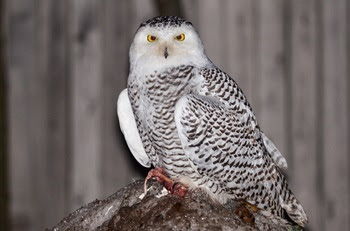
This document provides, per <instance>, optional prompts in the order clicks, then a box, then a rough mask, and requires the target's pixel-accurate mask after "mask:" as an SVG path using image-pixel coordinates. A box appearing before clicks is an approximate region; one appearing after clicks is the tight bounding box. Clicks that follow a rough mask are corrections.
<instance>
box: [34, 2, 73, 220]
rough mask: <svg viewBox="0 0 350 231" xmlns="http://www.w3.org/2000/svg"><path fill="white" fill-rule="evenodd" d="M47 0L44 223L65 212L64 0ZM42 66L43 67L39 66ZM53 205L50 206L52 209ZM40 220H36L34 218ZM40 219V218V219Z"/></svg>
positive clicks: (66, 120) (65, 51)
mask: <svg viewBox="0 0 350 231" xmlns="http://www.w3.org/2000/svg"><path fill="white" fill-rule="evenodd" d="M43 1H45V2H46V3H45V4H48V6H47V9H46V12H45V14H46V15H45V17H46V18H43V19H42V20H46V21H47V23H46V25H45V26H47V28H46V30H45V33H47V35H46V40H47V51H46V53H47V54H45V55H44V57H45V58H46V59H47V62H44V64H46V69H47V70H46V73H45V78H46V79H47V80H46V81H47V85H46V89H45V91H46V92H47V101H48V104H47V130H48V132H47V152H46V154H45V155H46V159H45V163H44V164H45V173H43V175H44V176H45V177H44V176H43V177H42V178H43V180H45V190H44V192H45V193H46V194H47V195H48V199H47V202H46V204H44V206H45V209H44V212H45V213H46V214H47V215H46V216H47V217H48V218H47V220H46V221H45V224H44V225H45V227H52V226H54V225H55V224H57V222H59V221H60V219H62V217H64V215H66V214H67V212H68V201H67V200H68V196H67V192H68V190H67V187H68V174H67V173H68V167H69V166H68V155H69V152H68V151H69V149H68V144H69V138H70V136H69V135H68V126H69V123H68V119H69V117H68V105H69V104H68V102H69V98H68V97H69V94H68V88H67V85H68V76H67V65H68V60H67V32H68V31H67V17H66V16H67V15H66V7H67V6H66V1H55V0H50V1H48V0H43ZM42 68H45V67H42ZM52 208H54V209H52ZM38 222H40V221H38ZM41 223H42V222H41Z"/></svg>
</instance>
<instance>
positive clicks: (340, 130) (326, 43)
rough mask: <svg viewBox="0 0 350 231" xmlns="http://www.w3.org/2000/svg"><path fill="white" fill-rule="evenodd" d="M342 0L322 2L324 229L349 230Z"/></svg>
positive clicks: (348, 138)
mask: <svg viewBox="0 0 350 231" xmlns="http://www.w3.org/2000/svg"><path fill="white" fill-rule="evenodd" d="M346 3H347V1H346V0H334V1H332V2H329V1H323V12H322V13H323V24H324V27H323V51H324V57H323V79H324V84H323V86H324V106H323V109H324V121H323V123H324V134H323V136H324V137H323V147H324V161H323V163H324V184H323V185H324V187H325V205H326V206H325V208H324V212H325V216H324V217H323V218H324V219H326V221H325V226H324V230H349V229H350V224H349V217H350V214H349V208H348V207H347V206H348V205H349V191H348V190H349V166H348V163H349V151H350V150H348V146H347V143H348V142H349V140H350V137H349V133H348V131H347V130H346V128H348V123H349V115H348V110H347V105H348V100H349V99H348V98H347V96H348V95H347V92H348V91H349V90H350V89H348V86H347V84H346V83H347V79H348V78H349V76H348V73H347V72H346V71H347V65H348V61H347V59H346V58H347V54H346V52H347V41H346V38H347V28H348V27H349V23H348V21H347V12H346V9H347V7H346Z"/></svg>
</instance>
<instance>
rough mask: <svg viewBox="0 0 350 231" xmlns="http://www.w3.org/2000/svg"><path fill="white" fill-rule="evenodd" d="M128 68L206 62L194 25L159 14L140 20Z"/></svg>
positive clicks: (201, 64) (204, 63) (200, 63)
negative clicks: (143, 20)
mask: <svg viewBox="0 0 350 231" xmlns="http://www.w3.org/2000/svg"><path fill="white" fill-rule="evenodd" d="M129 55H130V64H131V67H132V68H133V67H142V68H144V69H147V67H149V68H152V69H153V70H158V69H162V68H168V67H172V66H177V65H182V64H186V65H196V66H203V65H206V64H207V63H209V62H210V61H209V60H208V58H207V56H206V55H205V52H204V48H203V44H202V42H201V40H200V38H199V36H198V33H197V32H196V30H195V28H194V27H193V25H192V24H191V23H190V22H188V21H186V20H184V19H182V18H179V17H176V16H159V17H155V18H152V19H149V20H148V21H146V22H144V23H142V24H141V25H140V27H139V28H138V30H137V31H136V34H135V37H134V40H133V42H132V44H131V47H130V53H129Z"/></svg>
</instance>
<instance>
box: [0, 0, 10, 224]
mask: <svg viewBox="0 0 350 231" xmlns="http://www.w3.org/2000/svg"><path fill="white" fill-rule="evenodd" d="M5 13H6V10H5V2H4V1H3V0H0V15H1V16H0V230H8V229H9V228H10V226H9V217H10V216H9V189H8V187H9V184H8V182H9V179H8V155H9V152H8V143H7V140H8V124H7V110H8V109H7V103H8V102H7V97H8V95H7V94H8V92H7V91H8V89H7V79H6V65H5V49H4V47H5V36H4V35H5V33H4V32H5V25H6V15H5Z"/></svg>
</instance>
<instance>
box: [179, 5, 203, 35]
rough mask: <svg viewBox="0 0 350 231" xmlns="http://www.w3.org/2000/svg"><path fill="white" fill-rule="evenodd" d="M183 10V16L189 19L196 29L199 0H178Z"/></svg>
mask: <svg viewBox="0 0 350 231" xmlns="http://www.w3.org/2000/svg"><path fill="white" fill-rule="evenodd" d="M180 3H181V5H182V8H183V11H184V18H185V19H186V20H188V21H190V22H191V23H192V24H193V26H194V27H195V28H196V29H197V30H198V29H199V28H198V27H199V10H198V5H199V4H200V3H199V0H191V1H187V0H181V1H180Z"/></svg>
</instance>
